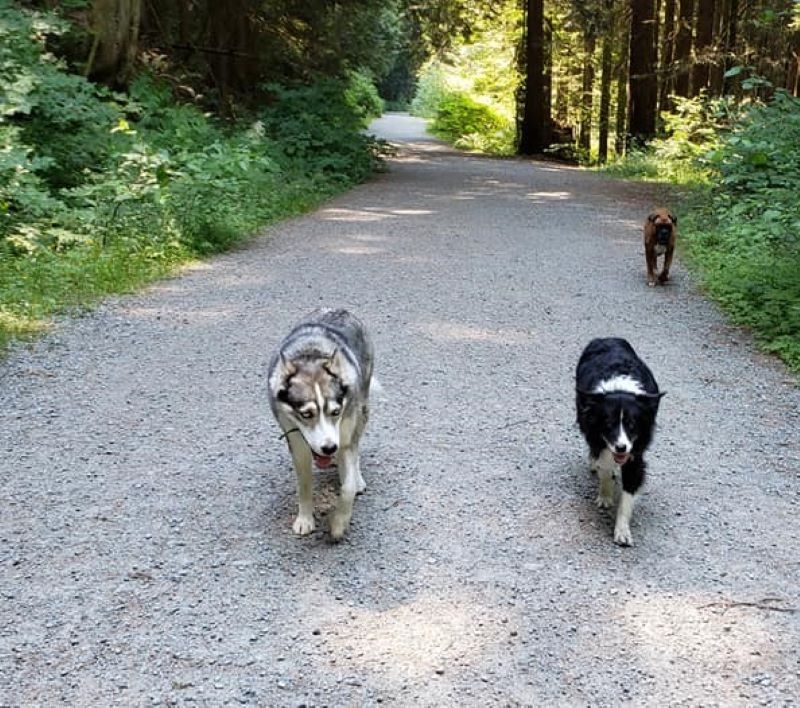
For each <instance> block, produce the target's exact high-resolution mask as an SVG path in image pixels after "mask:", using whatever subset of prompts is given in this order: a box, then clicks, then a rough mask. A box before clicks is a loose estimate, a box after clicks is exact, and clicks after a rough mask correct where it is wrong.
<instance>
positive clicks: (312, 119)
mask: <svg viewBox="0 0 800 708" xmlns="http://www.w3.org/2000/svg"><path fill="white" fill-rule="evenodd" d="M268 88H269V90H270V92H271V93H272V94H273V96H274V97H275V102H274V103H273V105H271V106H270V107H269V108H268V109H266V110H264V111H263V112H262V113H261V115H260V119H261V121H260V122H261V126H262V127H263V130H264V134H265V136H266V138H268V139H269V140H271V141H272V143H273V145H274V146H275V147H276V150H277V153H276V159H277V160H278V162H279V164H280V165H281V167H282V168H283V169H285V170H288V171H292V172H297V171H304V172H307V173H310V174H312V175H319V176H321V177H322V178H324V179H325V180H332V181H334V182H337V183H340V184H342V185H350V184H353V183H355V182H360V181H362V180H364V179H366V177H367V176H368V175H369V174H371V172H372V171H373V170H374V169H375V167H376V166H377V164H378V160H379V156H378V146H377V145H376V144H375V143H374V141H373V139H372V138H370V137H368V136H366V135H364V134H363V132H362V129H363V128H364V127H366V125H367V123H368V119H369V117H370V116H371V115H372V114H373V111H374V109H375V107H376V105H377V104H376V103H374V102H373V96H374V98H375V99H377V101H379V100H380V99H379V98H377V92H375V93H374V94H370V95H367V94H366V93H365V92H364V91H363V82H361V83H360V88H359V86H354V84H353V81H352V79H351V80H350V81H349V82H347V83H345V82H343V81H341V80H339V79H323V80H321V81H318V82H317V83H315V84H313V85H311V86H295V87H283V86H278V85H275V84H273V85H270V86H269V87H268ZM373 91H374V88H373Z"/></svg>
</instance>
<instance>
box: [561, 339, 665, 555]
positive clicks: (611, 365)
mask: <svg viewBox="0 0 800 708" xmlns="http://www.w3.org/2000/svg"><path fill="white" fill-rule="evenodd" d="M575 391H576V393H575V396H576V399H575V404H576V408H577V413H578V425H579V427H580V429H581V432H582V433H583V436H584V438H586V442H587V444H588V445H589V462H590V464H591V470H592V472H597V475H598V481H599V483H600V489H599V493H598V495H597V506H598V507H600V508H601V509H606V508H608V507H610V506H612V505H613V503H614V479H615V478H619V477H620V473H621V476H622V480H621V481H622V494H621V495H620V499H619V506H618V508H617V520H616V524H615V527H614V541H615V543H618V544H620V545H621V546H630V545H631V544H632V543H633V536H632V535H631V529H630V520H631V514H632V513H633V504H634V500H635V495H636V493H637V491H638V490H639V487H640V486H641V485H642V482H643V481H644V472H645V462H644V452H645V450H646V449H647V447H648V445H650V441H651V439H652V437H653V432H654V429H655V422H656V414H657V413H658V404H659V401H660V400H661V397H662V396H663V395H664V394H663V393H661V392H659V390H658V384H657V383H656V380H655V378H654V377H653V374H652V372H651V371H650V369H648V368H647V365H646V364H645V363H644V362H643V361H642V360H641V359H640V358H639V357H638V356H637V355H636V352H635V351H634V350H633V347H631V345H630V344H629V343H628V342H627V341H625V340H624V339H617V338H614V337H609V338H607V339H593V340H592V341H591V342H589V344H588V346H587V347H586V349H584V350H583V354H581V358H580V360H579V361H578V366H577V369H576V372H575Z"/></svg>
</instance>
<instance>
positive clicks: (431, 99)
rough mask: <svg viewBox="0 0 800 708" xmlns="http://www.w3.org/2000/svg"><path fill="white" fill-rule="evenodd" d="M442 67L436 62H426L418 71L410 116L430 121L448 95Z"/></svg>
mask: <svg viewBox="0 0 800 708" xmlns="http://www.w3.org/2000/svg"><path fill="white" fill-rule="evenodd" d="M450 91H451V89H449V88H448V84H447V78H446V73H445V70H444V67H443V65H442V64H441V63H440V62H438V61H430V62H428V63H427V64H426V65H425V66H424V67H423V68H422V71H420V75H419V78H418V80H417V91H416V93H415V94H414V98H413V100H412V101H411V109H410V110H411V115H414V116H419V117H420V118H428V119H432V118H435V117H436V111H438V110H439V106H440V105H441V103H442V101H443V100H444V98H445V96H447V95H448V93H450Z"/></svg>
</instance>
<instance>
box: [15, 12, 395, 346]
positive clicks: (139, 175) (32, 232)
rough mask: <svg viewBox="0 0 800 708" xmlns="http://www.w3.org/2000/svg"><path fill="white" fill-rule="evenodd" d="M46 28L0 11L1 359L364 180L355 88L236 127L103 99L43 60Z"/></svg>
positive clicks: (156, 101)
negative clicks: (65, 317) (10, 346)
mask: <svg viewBox="0 0 800 708" xmlns="http://www.w3.org/2000/svg"><path fill="white" fill-rule="evenodd" d="M65 27H66V26H65V24H64V23H63V22H62V21H60V20H59V19H57V18H55V17H53V16H50V15H43V14H34V13H28V12H23V11H21V10H19V9H15V8H13V7H12V6H11V5H10V4H8V3H6V2H4V1H3V0H0V64H1V65H2V66H3V72H2V73H0V347H3V346H5V345H6V344H7V343H8V341H10V340H11V339H13V338H18V337H25V336H29V335H31V334H33V333H35V332H37V331H39V330H40V329H41V328H42V327H44V326H46V323H47V322H48V320H49V318H50V317H51V316H52V315H53V314H55V313H58V312H63V311H65V310H68V309H70V308H74V307H82V306H86V305H88V304H91V303H92V302H94V301H96V300H97V299H98V298H100V297H102V296H104V295H106V294H108V293H115V292H125V291H130V290H133V289H134V288H136V287H138V286H140V285H142V284H143V283H146V282H148V281H150V280H152V279H154V278H157V277H160V276H163V275H165V274H167V273H169V272H171V271H173V270H174V269H175V268H176V267H177V266H178V265H180V264H183V263H186V262H188V261H191V260H193V259H196V258H199V257H203V256H206V255H208V254H211V253H215V252H219V251H222V250H225V249H227V248H230V247H231V246H232V245H233V244H235V243H237V242H239V241H241V240H242V239H245V238H247V237H248V236H249V235H250V234H252V233H254V232H255V231H256V230H257V229H258V228H259V227H261V226H263V225H265V224H268V223H270V222H273V221H275V220H277V219H281V218H284V217H286V216H289V215H294V214H297V213H301V212H303V211H306V210H308V209H309V208H311V207H312V206H314V205H316V204H318V203H320V202H321V201H323V200H324V199H326V198H328V197H329V196H330V195H332V194H334V193H336V192H338V191H341V190H342V189H345V188H347V187H349V186H350V185H352V184H354V183H357V182H359V181H362V180H364V179H365V178H366V177H367V176H368V175H369V174H370V173H371V172H372V171H373V170H374V169H375V168H376V166H377V165H378V163H379V161H380V154H379V153H380V146H379V145H378V144H377V143H375V142H374V141H373V140H371V139H370V138H368V137H365V136H364V135H363V134H362V128H363V127H364V126H365V125H366V123H367V122H368V121H369V120H370V119H371V118H372V117H374V116H375V115H377V114H379V113H380V110H381V106H380V100H379V99H378V98H377V93H376V92H375V90H374V88H372V87H371V84H369V82H367V81H365V80H364V78H363V77H361V76H359V75H357V74H351V75H350V76H349V77H347V78H345V79H342V80H327V81H325V82H321V83H317V84H315V85H310V86H295V87H286V86H272V87H269V88H270V92H271V95H272V98H273V100H272V102H271V104H270V106H269V107H266V108H264V109H262V110H261V111H260V112H259V113H258V114H257V115H253V116H251V118H250V120H249V121H247V122H240V123H238V124H224V123H222V122H220V121H218V120H215V119H214V118H213V117H212V116H211V115H209V114H207V113H204V112H203V111H202V110H201V108H200V107H198V106H196V105H186V104H180V103H177V102H176V101H175V100H174V99H173V96H172V94H171V92H170V90H169V89H168V88H167V87H165V86H163V85H160V84H159V83H158V82H157V81H156V80H154V79H152V78H150V77H148V76H145V75H143V76H140V77H139V78H138V79H137V80H136V81H134V82H133V84H132V86H131V87H130V90H129V92H128V93H127V94H121V93H112V92H110V91H108V90H107V89H104V88H102V87H99V86H97V85H94V84H92V83H90V82H88V81H86V80H85V79H83V78H82V77H79V76H76V75H73V74H70V73H68V71H67V70H66V67H65V66H64V65H63V64H62V63H61V62H59V60H58V59H56V58H55V57H53V56H52V55H51V54H49V53H48V52H47V50H46V44H45V42H46V38H47V37H48V36H53V35H57V34H58V33H60V32H62V31H64V29H65Z"/></svg>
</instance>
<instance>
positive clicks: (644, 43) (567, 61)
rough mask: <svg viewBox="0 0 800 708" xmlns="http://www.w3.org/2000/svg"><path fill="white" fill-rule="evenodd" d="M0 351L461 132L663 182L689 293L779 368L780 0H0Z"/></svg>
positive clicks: (495, 147)
mask: <svg viewBox="0 0 800 708" xmlns="http://www.w3.org/2000/svg"><path fill="white" fill-rule="evenodd" d="M0 63H1V64H2V71H0V142H1V143H2V150H1V151H0V346H4V345H5V344H7V343H8V342H9V341H11V340H12V339H15V338H20V337H23V338H24V337H27V336H30V335H32V334H35V333H36V332H38V331H40V330H41V328H42V327H44V326H46V323H47V321H48V318H50V317H51V316H52V315H53V314H55V313H59V312H64V311H66V310H69V309H70V308H75V307H84V306H87V305H90V304H91V303H92V302H94V301H96V299H98V298H100V297H102V296H103V295H105V294H107V293H111V292H124V291H127V290H131V289H134V288H136V287H138V286H140V285H141V284H142V283H145V282H148V281H149V280H151V279H153V278H156V277H160V276H162V275H164V274H167V273H169V272H171V271H172V270H173V269H174V268H175V267H176V266H178V265H180V264H182V263H185V262H188V261H191V260H193V259H197V258H202V257H205V256H207V255H208V254H211V253H214V252H218V251H222V250H224V249H226V248H229V247H231V246H232V245H233V244H235V243H237V242H239V241H241V240H242V239H245V238H247V237H248V236H249V235H251V234H253V233H254V232H256V230H257V229H259V228H260V227H263V226H264V225H265V224H268V223H271V222H273V221H275V220H278V219H281V218H284V217H286V216H288V215H291V214H295V213H299V212H302V211H305V210H308V209H310V208H312V207H314V206H315V205H317V204H319V203H321V202H322V201H324V200H325V199H327V198H329V197H330V196H331V195H332V194H334V193H336V192H338V191H341V190H343V189H347V188H349V187H350V186H352V185H354V184H356V183H358V182H360V181H363V180H365V179H367V178H369V176H370V175H371V174H372V173H373V172H374V171H375V170H378V169H382V164H383V158H384V156H385V154H386V149H387V147H386V146H385V145H383V144H381V143H380V142H379V141H376V140H374V139H372V138H370V137H369V136H368V135H366V134H365V133H364V128H365V127H366V126H367V125H368V123H369V121H370V120H371V119H373V118H374V117H376V116H378V115H380V114H381V113H382V112H383V111H385V110H410V111H411V112H412V113H414V114H416V115H419V116H422V117H424V118H427V119H428V120H429V121H430V123H429V125H430V130H431V131H432V132H433V133H434V134H435V135H437V136H439V137H441V138H443V139H445V140H447V141H449V142H451V143H453V144H454V145H456V146H457V147H460V148H463V149H465V150H471V151H477V152H484V153H491V154H497V155H512V154H516V155H524V156H530V157H532V158H536V159H548V160H562V161H567V162H570V163H573V164H575V163H577V164H580V165H583V166H584V167H585V168H587V169H600V170H603V171H605V172H607V173H609V174H611V175H614V176H618V177H624V178H629V179H647V180H652V181H657V182H660V183H663V185H664V187H665V189H668V191H667V192H665V193H667V194H669V195H670V198H671V199H672V200H673V201H674V204H673V205H672V206H673V208H674V209H676V210H677V211H678V212H679V213H680V216H681V233H682V241H681V242H682V248H683V254H682V255H683V256H684V257H685V258H686V260H687V262H688V263H689V264H690V265H691V267H692V268H694V269H695V270H696V272H697V274H698V279H699V282H701V283H702V286H703V287H704V289H705V290H706V291H707V292H708V293H709V294H710V295H712V296H713V297H715V298H716V299H717V300H718V301H719V302H720V303H722V305H723V306H724V307H725V308H726V309H727V311H728V312H729V313H730V316H731V317H732V318H733V320H734V321H735V322H737V323H739V324H742V325H745V326H746V327H748V328H750V330H751V331H752V332H753V333H754V335H755V337H756V338H757V340H758V341H759V342H760V343H761V345H762V346H763V347H764V348H765V349H767V350H768V351H771V352H775V353H776V354H778V355H780V356H781V357H782V358H783V359H784V360H785V361H786V362H787V364H788V365H789V366H790V367H792V368H794V369H795V370H800V278H797V275H796V274H797V272H798V266H800V238H798V233H800V214H799V213H798V211H797V198H796V195H797V193H798V191H799V190H800V173H799V172H798V168H797V166H798V164H800V99H799V98H798V95H799V94H800V4H798V3H796V2H794V0H772V1H771V2H770V1H768V0H546V1H545V0H499V1H496V2H486V1H478V0H418V1H414V0H339V1H338V2H332V3H320V2H310V1H309V0H274V1H270V2H267V1H263V0H262V1H259V0H230V1H229V2H226V3H214V2H207V1H204V0H178V2H165V1H164V0H67V1H65V2H55V1H52V0H42V1H27V2H12V1H10V0H0Z"/></svg>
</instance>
